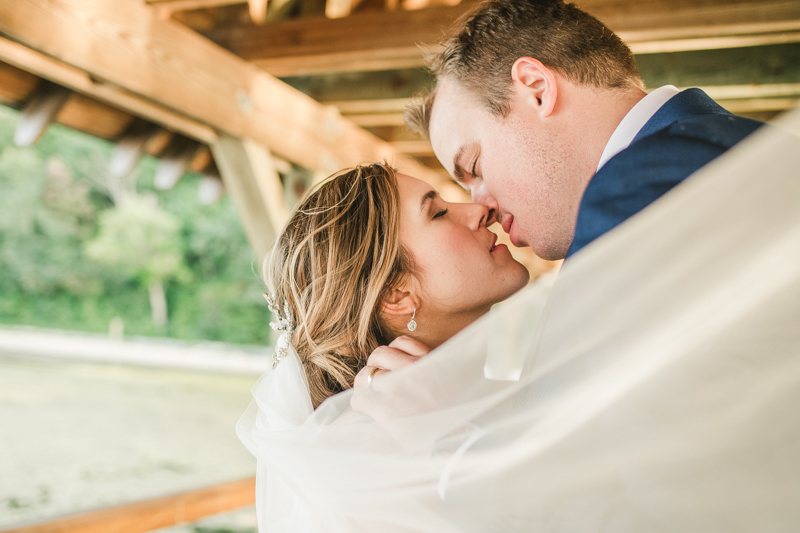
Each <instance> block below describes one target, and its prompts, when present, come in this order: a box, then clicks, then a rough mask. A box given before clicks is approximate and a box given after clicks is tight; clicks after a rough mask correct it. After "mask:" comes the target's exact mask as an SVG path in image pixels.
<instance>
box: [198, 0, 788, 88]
mask: <svg viewBox="0 0 800 533" xmlns="http://www.w3.org/2000/svg"><path fill="white" fill-rule="evenodd" d="M580 4H581V5H582V7H584V8H585V9H586V10H587V11H589V12H590V13H592V14H593V15H595V16H597V17H598V18H599V19H600V20H602V21H603V22H604V23H605V24H606V25H607V26H608V27H610V28H611V29H612V30H614V31H616V32H617V33H619V34H620V36H621V37H622V38H623V39H624V40H625V41H626V42H627V43H628V44H629V45H630V46H631V48H632V50H633V51H634V53H640V54H642V53H659V52H670V51H683V50H703V49H716V48H732V47H741V46H756V45H763V44H775V43H784V42H799V41H800V2H797V1H795V0H707V1H705V2H696V1H695V0H674V1H670V2H667V1H664V0H629V1H627V2H619V1H612V0H586V1H584V2H580ZM472 5H473V3H472V2H468V1H465V2H462V4H459V5H457V6H455V7H430V8H427V9H421V10H418V11H394V12H364V13H355V14H353V15H351V16H349V17H346V18H341V19H336V20H328V19H324V18H318V19H296V20H286V21H283V22H277V23H275V24H271V25H269V26H266V27H263V28H246V27H237V28H225V27H223V28H217V29H212V30H209V31H207V32H205V34H206V35H207V36H208V37H209V38H211V39H212V40H214V41H216V42H218V43H220V44H221V45H222V46H224V47H225V48H228V49H229V50H232V51H233V52H235V53H236V54H237V55H239V56H241V57H243V58H245V59H247V60H249V61H252V62H254V63H256V64H257V65H259V66H260V67H262V68H263V69H264V70H266V71H267V72H270V73H272V74H275V75H277V76H294V75H300V74H312V73H322V72H342V71H359V70H388V69H399V68H408V67H415V66H421V65H422V64H423V59H422V53H421V51H420V49H419V47H418V44H420V43H430V44H433V43H436V42H437V41H438V40H439V39H440V37H441V35H442V31H443V30H444V29H446V28H447V27H449V26H450V24H451V23H452V22H453V21H454V20H455V19H456V18H457V17H459V16H460V15H462V14H463V13H464V12H465V11H467V10H468V9H470V8H471V6H472ZM387 28H391V31H387Z"/></svg>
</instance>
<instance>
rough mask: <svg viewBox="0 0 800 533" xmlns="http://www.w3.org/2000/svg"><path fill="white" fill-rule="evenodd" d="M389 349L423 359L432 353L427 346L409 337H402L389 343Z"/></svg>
mask: <svg viewBox="0 0 800 533" xmlns="http://www.w3.org/2000/svg"><path fill="white" fill-rule="evenodd" d="M389 347H390V348H395V349H397V350H402V351H404V352H406V353H407V354H409V355H414V356H417V357H421V356H423V355H425V354H427V353H428V352H430V351H431V349H430V348H429V347H428V345H427V344H425V343H422V342H420V341H418V340H417V339H414V338H412V337H409V336H407V335H400V336H399V337H397V338H396V339H395V340H393V341H392V342H390V343H389Z"/></svg>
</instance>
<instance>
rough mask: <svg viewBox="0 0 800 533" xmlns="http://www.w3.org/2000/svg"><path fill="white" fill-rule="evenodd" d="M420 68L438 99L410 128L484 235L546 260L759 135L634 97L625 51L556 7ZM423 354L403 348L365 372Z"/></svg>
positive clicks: (459, 44) (512, 20) (487, 11)
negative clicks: (426, 144) (491, 232)
mask: <svg viewBox="0 0 800 533" xmlns="http://www.w3.org/2000/svg"><path fill="white" fill-rule="evenodd" d="M430 63H431V68H432V70H433V72H434V73H435V74H436V77H437V84H436V87H435V88H434V90H433V91H432V92H431V93H430V94H429V95H428V96H427V97H425V98H424V99H422V100H421V101H419V102H417V103H416V104H415V105H413V106H411V107H410V108H409V110H408V112H407V114H406V118H407V121H408V122H409V124H410V125H412V127H414V128H416V129H417V130H419V132H420V133H422V134H423V136H426V137H428V138H429V139H430V141H431V144H432V145H433V149H434V152H435V153H436V157H437V158H438V159H439V161H440V162H441V163H442V164H443V165H444V167H445V168H446V169H447V171H448V172H449V173H450V174H451V175H452V176H453V178H454V179H455V180H456V181H458V182H459V183H460V184H461V185H462V186H463V187H465V188H467V189H468V190H469V191H470V192H471V194H472V199H473V200H474V201H475V202H479V203H482V204H485V205H486V206H487V207H489V209H490V212H491V216H490V220H489V223H490V224H491V223H492V222H494V221H496V222H499V223H500V224H501V225H502V227H503V230H504V231H505V232H507V233H508V234H509V236H510V238H511V241H512V242H513V243H514V244H515V245H517V246H530V247H531V248H532V249H533V251H534V252H535V253H536V254H537V255H539V256H540V257H542V258H544V259H551V260H554V259H562V258H565V257H566V258H567V259H569V257H570V256H572V255H574V254H575V253H576V252H578V251H579V250H580V249H581V248H583V247H584V246H586V245H588V244H590V243H591V242H592V241H593V240H595V239H597V238H598V237H600V236H601V235H603V234H604V233H606V232H607V231H609V230H611V229H613V228H614V227H616V226H617V225H619V224H620V223H622V222H624V221H625V220H626V219H628V218H630V217H631V216H633V215H635V214H636V213H638V212H639V211H641V210H642V209H644V208H645V207H647V206H648V205H649V204H651V203H652V202H654V201H655V200H657V199H658V198H659V197H661V196H662V195H663V194H664V193H666V192H667V191H669V190H670V189H671V188H673V187H675V186H676V185H678V184H679V183H680V182H681V181H683V180H684V179H686V178H687V177H688V176H689V175H691V174H692V173H694V172H695V171H696V170H698V169H699V168H701V167H702V166H704V165H706V164H707V163H709V162H710V161H712V160H713V159H715V158H716V157H718V156H720V155H721V154H723V153H724V152H725V151H727V150H728V149H730V148H731V147H732V146H733V145H734V144H736V143H738V142H739V141H741V140H742V139H743V138H744V137H746V136H747V135H749V134H750V133H752V132H753V131H754V130H756V129H757V128H758V127H759V126H760V125H761V123H760V122H758V121H755V120H750V119H747V118H742V117H737V116H734V115H731V114H730V113H728V112H727V111H725V110H724V109H723V108H722V107H720V106H719V105H717V104H716V103H715V102H714V101H713V100H711V99H710V98H709V97H708V96H707V95H706V94H705V93H704V92H703V91H701V90H699V89H688V90H685V91H678V90H677V89H676V88H675V87H672V86H665V87H660V88H657V89H655V90H653V91H651V92H650V93H649V94H647V93H645V91H644V83H643V82H642V79H641V77H640V75H639V73H638V71H637V70H636V64H635V61H634V58H633V55H632V53H631V51H630V49H629V48H628V47H627V46H626V45H625V44H624V43H623V42H622V41H621V40H620V38H619V37H618V36H617V35H616V34H614V33H613V32H611V31H610V30H609V29H608V28H606V27H605V26H604V25H603V24H602V23H601V22H600V21H598V20H597V19H595V18H594V17H592V16H591V15H589V14H587V13H585V12H583V11H581V10H580V9H578V8H577V7H575V6H574V5H572V4H565V3H564V2H563V0H498V1H493V2H488V3H484V4H481V5H480V6H479V7H478V8H477V10H476V11H474V12H473V13H472V15H471V16H470V17H469V18H467V19H465V20H464V21H463V23H462V24H461V27H460V28H458V29H457V31H456V33H455V34H454V35H453V36H451V37H450V38H448V39H447V40H445V41H444V43H443V48H442V49H441V51H439V52H437V53H436V54H435V55H433V56H432V57H431V58H430ZM426 351H427V350H426V349H425V347H424V346H419V345H418V343H414V342H411V341H410V340H409V339H405V338H402V337H401V339H400V340H399V341H396V343H392V345H390V346H389V347H381V348H379V349H378V350H376V352H374V353H373V355H372V356H371V357H370V360H369V365H370V366H371V367H379V368H381V369H385V370H395V369H397V368H400V367H402V366H405V365H406V364H409V363H410V362H413V361H414V360H415V359H416V357H414V356H419V355H423V354H424V353H425V352H426ZM409 354H410V355H409ZM368 368H369V367H368ZM363 381H364V380H361V379H357V380H356V386H361V385H363Z"/></svg>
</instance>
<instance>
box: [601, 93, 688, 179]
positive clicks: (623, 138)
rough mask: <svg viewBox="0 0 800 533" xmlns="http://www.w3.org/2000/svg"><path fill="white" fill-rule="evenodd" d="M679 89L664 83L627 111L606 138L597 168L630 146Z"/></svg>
mask: <svg viewBox="0 0 800 533" xmlns="http://www.w3.org/2000/svg"><path fill="white" fill-rule="evenodd" d="M679 92H680V91H679V90H678V89H677V88H676V87H675V86H673V85H664V86H663V87H659V88H658V89H655V90H653V91H651V92H650V94H648V95H647V96H645V97H644V98H642V99H641V100H639V102H638V103H637V104H636V105H635V106H633V107H632V108H631V110H630V111H628V114H627V115H625V118H623V119H622V121H621V122H620V123H619V125H618V126H617V129H615V130H614V133H612V134H611V138H609V139H608V143H607V144H606V148H605V150H603V155H601V156H600V162H599V163H598V164H597V170H600V168H602V166H603V165H605V164H606V163H607V162H608V160H609V159H611V158H612V157H614V156H615V155H617V154H618V153H620V152H621V151H623V150H624V149H625V148H627V147H628V146H630V144H631V143H632V142H633V139H634V137H636V134H637V133H639V131H640V130H641V129H642V128H643V127H644V125H645V124H647V121H648V120H650V119H651V118H652V117H653V115H655V114H656V111H658V110H659V109H661V106H663V105H664V104H666V103H667V100H669V99H670V98H672V97H673V96H675V95H676V94H678V93H679Z"/></svg>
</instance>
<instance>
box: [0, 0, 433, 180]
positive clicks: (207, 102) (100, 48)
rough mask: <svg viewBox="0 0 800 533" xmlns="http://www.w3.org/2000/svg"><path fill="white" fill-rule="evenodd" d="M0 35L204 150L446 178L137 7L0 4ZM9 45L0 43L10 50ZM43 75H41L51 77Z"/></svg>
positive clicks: (114, 0) (113, 1)
mask: <svg viewBox="0 0 800 533" xmlns="http://www.w3.org/2000/svg"><path fill="white" fill-rule="evenodd" d="M0 32H2V33H3V34H4V35H6V36H8V37H9V38H11V39H13V40H14V41H16V43H19V48H20V49H21V50H17V52H20V53H22V52H21V51H24V50H25V49H27V50H28V52H31V53H33V54H38V55H39V56H40V57H39V58H38V59H39V62H40V63H41V61H42V60H43V59H44V58H50V59H52V60H54V61H55V62H56V63H57V66H56V67H54V66H53V65H52V62H51V63H48V65H47V66H48V67H49V68H51V69H52V68H55V70H58V71H59V73H60V74H63V76H62V78H68V79H66V81H67V82H68V83H63V82H59V81H58V80H54V81H56V82H57V83H62V84H64V85H66V86H68V87H71V88H72V87H74V86H80V87H81V89H83V90H84V91H86V92H93V93H94V94H95V95H104V96H106V97H107V98H109V97H110V96H109V95H110V94H111V93H113V95H114V96H115V97H121V96H122V95H128V97H129V98H130V99H132V100H135V101H136V102H137V103H138V104H140V105H141V104H144V103H147V102H149V103H151V104H150V105H151V106H152V108H153V109H154V110H159V111H161V112H166V113H170V114H172V115H174V116H175V117H180V118H182V119H183V120H184V121H186V122H187V123H192V124H196V125H198V126H199V127H200V128H207V129H208V130H209V132H210V137H212V138H210V139H209V135H205V138H204V139H203V138H201V139H198V140H202V141H204V142H207V143H209V144H211V143H213V142H214V141H215V140H216V136H217V135H216V133H215V130H218V131H222V132H226V133H228V134H230V135H233V136H236V137H241V138H250V139H253V140H255V141H256V142H258V143H261V144H263V145H264V146H266V147H269V148H270V150H271V151H273V152H274V153H276V154H277V155H278V156H281V157H284V158H286V159H289V160H290V161H293V162H295V163H297V164H299V165H301V166H304V167H306V168H309V169H312V170H320V171H326V172H333V171H335V170H338V169H340V168H342V167H347V166H352V165H354V164H357V163H361V162H366V161H376V160H378V161H379V160H383V159H388V160H390V161H393V162H394V163H395V164H396V165H398V166H400V167H401V168H403V170H404V171H405V172H408V173H411V174H415V175H418V176H419V177H420V178H423V179H428V180H430V181H432V182H439V181H440V180H442V179H443V178H442V176H441V174H440V173H439V172H435V171H432V170H430V169H428V168H427V167H424V166H423V165H421V164H419V163H417V162H416V161H414V160H412V159H410V158H407V157H404V156H402V155H399V154H397V152H396V151H395V150H394V148H393V147H392V146H391V145H390V144H389V143H386V142H384V141H382V140H380V139H378V138H377V137H375V136H374V135H372V134H370V133H369V132H367V131H365V130H363V129H361V128H359V127H358V126H356V125H355V124H353V123H352V122H350V121H348V120H346V119H343V118H342V117H341V115H339V113H338V112H337V111H336V109H335V108H332V107H326V106H322V105H320V104H319V103H318V102H316V101H314V100H313V99H311V98H310V97H308V96H306V95H304V94H302V93H300V92H299V91H297V90H295V89H292V88H291V87H289V86H287V85H286V84H284V83H282V82H280V81H279V80H276V79H275V78H273V77H271V76H269V75H268V74H266V73H264V72H263V71H261V70H260V69H258V68H257V67H255V66H253V65H252V64H249V63H248V62H246V61H244V60H242V59H241V58H238V57H236V56H234V55H232V54H231V53H229V52H227V51H225V50H223V49H221V48H219V47H217V46H216V45H214V44H213V43H210V42H208V41H207V40H206V39H204V38H203V37H201V36H199V35H197V34H195V33H194V32H192V31H190V30H187V29H186V28H184V27H181V26H180V25H179V24H177V23H174V22H172V21H169V20H161V19H160V18H159V17H158V16H157V15H156V14H155V13H154V12H152V11H151V10H150V9H149V8H148V7H147V6H145V5H144V4H141V3H137V2H127V1H126V2H120V1H118V0H49V1H48V0H15V1H14V2H0ZM16 43H14V42H12V41H10V40H4V42H3V43H2V44H4V45H5V46H4V48H5V49H6V50H8V49H10V48H13V46H12V45H14V44H16ZM0 48H2V47H0ZM9 55H10V54H5V56H4V55H3V54H2V50H0V59H4V60H6V61H7V62H9V63H12V64H15V62H14V61H11V60H10V59H11V58H10V57H9ZM28 59H30V58H28ZM20 63H21V64H15V66H18V67H20V68H23V69H25V70H28V71H32V70H31V66H30V64H29V62H28V61H20ZM34 63H35V61H34ZM40 66H41V65H40ZM36 70H40V71H41V70H43V69H42V68H38V69H36ZM44 70H47V69H44ZM33 73H35V74H39V72H36V71H33ZM49 74H50V76H44V77H49V78H51V79H52V78H55V77H58V76H56V75H54V74H53V72H50V73H49ZM76 90H79V89H76ZM129 107H133V106H129ZM123 109H124V107H123ZM127 110H130V109H127ZM136 114H138V113H136ZM141 115H142V116H145V117H146V118H150V117H147V115H145V114H141ZM156 122H159V123H161V122H160V121H156ZM190 136H191V137H194V138H198V137H200V136H192V135H190Z"/></svg>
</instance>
